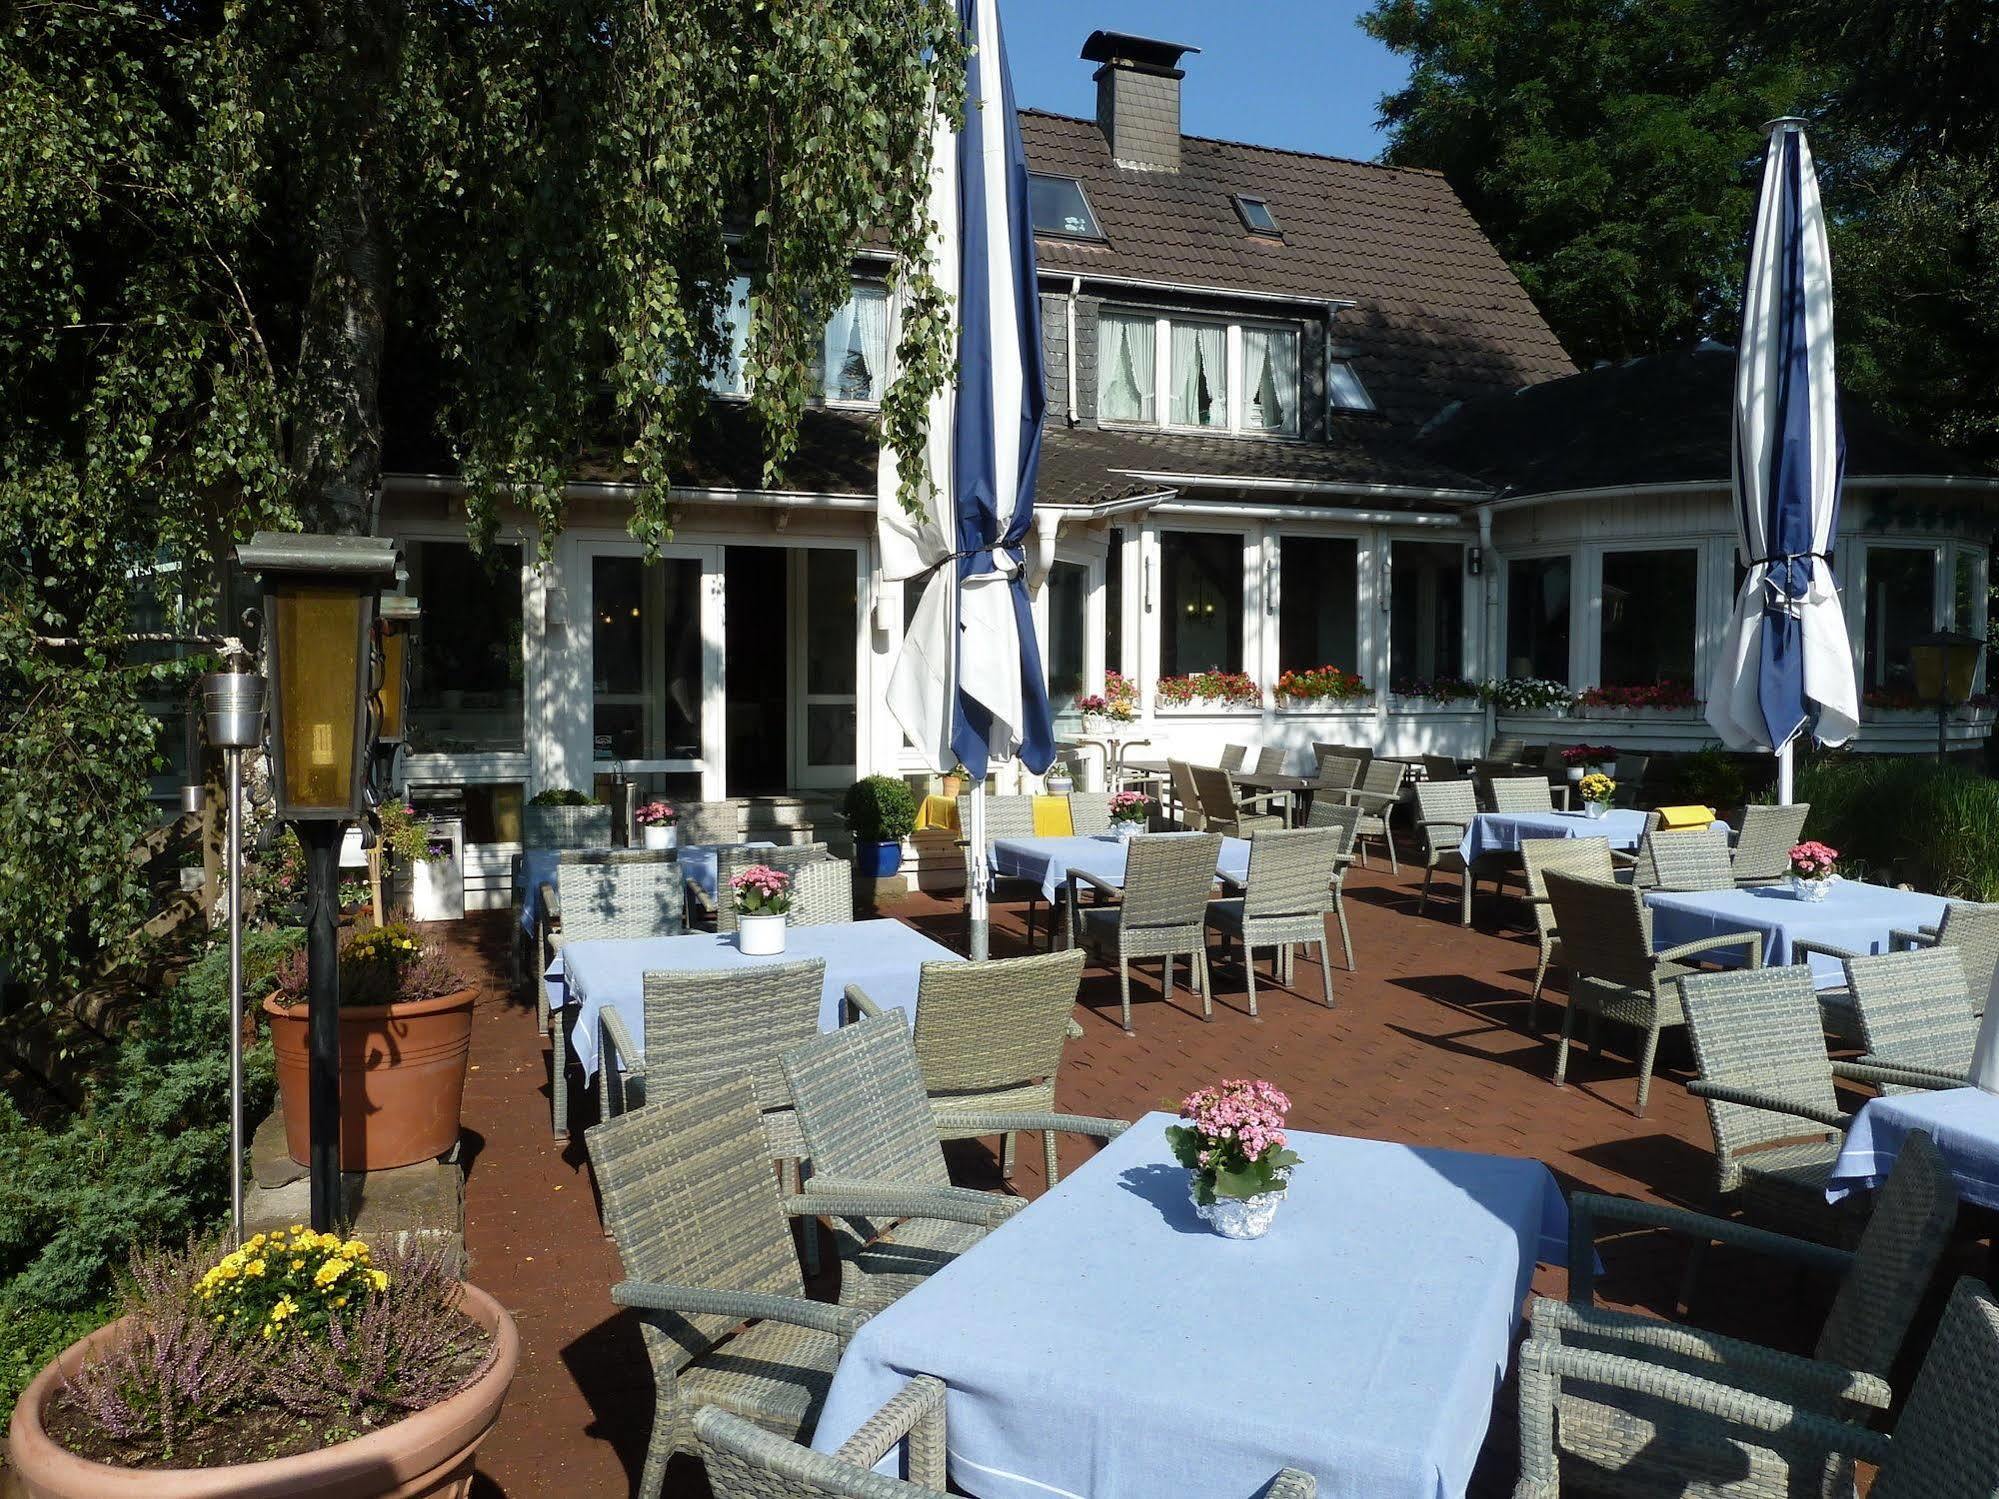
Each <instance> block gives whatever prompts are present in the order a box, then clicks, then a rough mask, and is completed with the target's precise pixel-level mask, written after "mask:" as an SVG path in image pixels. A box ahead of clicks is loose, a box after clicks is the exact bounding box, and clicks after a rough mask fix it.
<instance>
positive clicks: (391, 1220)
mask: <svg viewBox="0 0 1999 1499" xmlns="http://www.w3.org/2000/svg"><path fill="white" fill-rule="evenodd" d="M250 1173H251V1180H250V1182H249V1184H248V1186H247V1188H246V1190H245V1192H244V1197H243V1229H244V1232H245V1233H252V1234H254V1233H261V1232H267V1231H269V1230H271V1229H274V1228H290V1227H291V1226H292V1225H293V1224H294V1223H305V1222H307V1221H308V1220H309V1219H310V1218H311V1216H312V1184H311V1183H310V1182H309V1181H308V1180H307V1179H306V1169H305V1167H303V1166H301V1165H299V1164H298V1162H296V1161H294V1160H293V1159H292V1158H291V1155H290V1153H289V1152H288V1151H287V1149H286V1147H285V1120H284V1111H283V1109H282V1108H279V1109H275V1110H273V1111H272V1113H271V1116H270V1117H269V1118H268V1119H266V1120H265V1121H264V1122H263V1123H262V1124H261V1125H259V1126H258V1127H257V1131H256V1133H255V1135H254V1136H252V1138H251V1142H250ZM340 1184H341V1190H342V1196H343V1199H344V1200H345V1203H346V1213H347V1226H346V1231H347V1232H348V1233H351V1234H352V1235H353V1236H354V1237H355V1238H358V1239H365V1240H366V1241H367V1242H368V1243H370V1244H375V1245H381V1246H384V1247H394V1248H398V1249H404V1250H408V1249H423V1250H443V1251H445V1252H446V1253H448V1254H449V1255H450V1256H451V1257H452V1259H453V1261H454V1262H455V1263H456V1264H457V1265H458V1266H459V1267H460V1268H461V1270H462V1268H463V1267H464V1264H465V1173H464V1170H463V1169H462V1168H461V1167H460V1165H459V1163H458V1153H457V1151H455V1150H454V1151H453V1152H452V1153H451V1154H450V1155H449V1156H447V1157H445V1158H443V1159H442V1160H435V1161H419V1162H418V1163H417V1164H416V1165H414V1166H399V1167H397V1168H396V1169H394V1170H393V1171H349V1172H346V1173H343V1174H342V1176H341V1178H340Z"/></svg>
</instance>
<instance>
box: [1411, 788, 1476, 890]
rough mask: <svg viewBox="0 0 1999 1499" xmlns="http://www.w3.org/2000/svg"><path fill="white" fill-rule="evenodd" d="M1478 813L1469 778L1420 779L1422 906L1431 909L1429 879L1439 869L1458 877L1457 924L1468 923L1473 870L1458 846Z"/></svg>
mask: <svg viewBox="0 0 1999 1499" xmlns="http://www.w3.org/2000/svg"><path fill="white" fill-rule="evenodd" d="M1477 816H1478V798H1477V796H1476V795H1475V794H1474V793H1473V791H1472V785H1471V782H1470V781H1419V782H1417V784H1416V832H1417V835H1418V836H1419V837H1420V838H1421V839H1422V840H1423V893H1422V896H1421V897H1420V901H1421V905H1422V909H1423V910H1425V911H1428V910H1429V909H1430V881H1431V880H1433V879H1435V878H1436V877H1437V874H1438V873H1439V872H1440V871H1441V872H1442V873H1444V874H1455V875H1456V876H1457V877H1458V925H1459V926H1470V925H1471V897H1472V872H1471V870H1470V869H1469V868H1468V867H1467V866H1466V864H1465V860H1464V856H1463V855H1462V854H1461V853H1459V852H1458V845H1459V844H1460V843H1462V842H1463V841H1464V837H1465V834H1466V833H1468V832H1470V831H1471V826H1472V820H1473V819H1474V818H1476V817H1477Z"/></svg>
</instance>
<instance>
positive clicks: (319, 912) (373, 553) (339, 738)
mask: <svg viewBox="0 0 1999 1499" xmlns="http://www.w3.org/2000/svg"><path fill="white" fill-rule="evenodd" d="M399 556H400V548H399V547H398V546H397V544H396V543H395V542H394V541H393V540H390V539H389V538H387V537H375V536H293V535H285V534H281V533H277V532H270V531H260V532H258V533H257V534H256V535H255V536H254V537H252V538H251V539H250V540H249V541H248V542H246V543H244V544H243V545H242V546H240V547H238V548H237V549H236V561H237V564H238V565H239V566H241V567H242V568H243V569H244V570H245V571H246V572H252V573H259V574H261V575H262V577H263V580H264V584H263V627H264V672H265V676H266V678H267V679H268V682H269V692H268V694H267V701H268V704H269V709H270V746H269V748H270V760H271V790H272V795H273V799H274V802H275V807H274V810H275V813H276V815H277V817H278V819H279V820H280V821H282V822H289V823H290V824H291V825H292V827H293V829H294V831H296V832H297V834H298V839H299V843H300V845H301V847H302V848H303V849H304V851H305V877H306V971H307V1006H308V1016H309V1020H308V1030H309V1059H308V1066H307V1096H308V1098H309V1100H310V1119H309V1127H310V1139H311V1147H310V1150H309V1152H308V1154H309V1156H310V1160H309V1161H308V1166H309V1168H310V1171H311V1180H312V1226H313V1228H314V1229H315V1230H317V1231H319V1232H321V1233H325V1232H327V1231H329V1230H331V1229H332V1228H333V1227H334V1226H335V1225H336V1223H337V1222H338V1221H339V1220H340V1218H341V1217H342V1216H343V1215H344V1211H345V1205H344V1203H343V1202H342V1199H341V1190H340V944H339V920H338V917H339V908H340V870H339V862H340V840H341V836H342V834H343V833H344V832H345V831H346V827H347V824H348V823H350V822H353V821H355V820H356V819H358V818H359V817H360V816H361V815H362V814H363V813H364V812H366V811H367V809H368V806H369V784H368V773H369V767H370V762H371V759H372V755H373V745H372V741H373V739H374V730H375V703H374V699H375V692H376V665H377V663H376V659H375V610H376V595H377V594H378V593H379V592H380V591H381V590H382V588H383V587H384V586H386V585H389V584H391V583H393V581H394V578H395V572H396V564H397V562H398V560H399Z"/></svg>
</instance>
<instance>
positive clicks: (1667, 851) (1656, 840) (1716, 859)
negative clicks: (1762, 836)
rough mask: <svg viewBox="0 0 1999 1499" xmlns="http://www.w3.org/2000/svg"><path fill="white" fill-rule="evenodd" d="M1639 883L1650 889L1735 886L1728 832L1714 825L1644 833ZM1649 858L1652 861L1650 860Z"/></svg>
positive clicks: (1728, 887)
mask: <svg viewBox="0 0 1999 1499" xmlns="http://www.w3.org/2000/svg"><path fill="white" fill-rule="evenodd" d="M1642 847H1643V850H1644V852H1643V854H1642V855H1641V857H1640V863H1639V868H1640V869H1641V870H1642V871H1644V872H1643V874H1642V875H1641V876H1640V877H1639V879H1638V880H1637V883H1638V884H1639V885H1640V886H1642V887H1643V888H1645V889H1647V890H1732V889H1734V888H1735V873H1734V870H1733V868H1732V867H1731V865H1730V861H1729V856H1728V835H1727V834H1726V833H1723V832H1719V831H1717V830H1716V829H1713V828H1684V829H1680V830H1678V831H1675V832H1665V831H1661V830H1659V829H1654V830H1653V831H1652V832H1650V833H1648V834H1646V835H1645V838H1644V841H1643V845H1642ZM1648 861H1649V862H1648Z"/></svg>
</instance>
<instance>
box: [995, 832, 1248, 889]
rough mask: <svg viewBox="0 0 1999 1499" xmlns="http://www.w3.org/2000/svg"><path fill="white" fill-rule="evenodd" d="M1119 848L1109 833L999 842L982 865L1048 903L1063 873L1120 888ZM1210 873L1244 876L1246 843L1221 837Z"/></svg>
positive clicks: (1180, 835)
mask: <svg viewBox="0 0 1999 1499" xmlns="http://www.w3.org/2000/svg"><path fill="white" fill-rule="evenodd" d="M1144 836H1146V837H1151V838H1186V837H1190V836H1194V835H1191V834H1187V833H1149V834H1145V835H1144ZM1124 849H1125V846H1124V844H1123V843H1122V842H1121V841H1120V840H1119V839H1118V837H1117V835H1116V834H1114V833H1091V834H1087V835H1083V836H1078V837H1073V838H1000V839H997V840H995V841H994V843H993V846H992V847H991V848H990V849H989V850H987V860H988V862H990V863H991V865H992V871H993V873H994V874H995V875H1004V876H1006V877H1008V878H1011V879H1024V880H1038V881H1039V882H1040V884H1041V894H1042V896H1043V897H1044V898H1045V899H1047V900H1050V901H1053V900H1054V899H1055V892H1056V890H1057V889H1058V888H1060V887H1061V886H1062V885H1063V884H1065V883H1067V881H1068V878H1069V871H1070V870H1072V869H1074V870H1080V871H1082V872H1083V873H1084V874H1093V875H1095V876H1096V877H1097V878H1098V879H1100V880H1107V881H1109V882H1110V883H1111V884H1113V885H1119V886H1122V885H1123V884H1124ZM1215 872H1216V873H1217V874H1220V875H1225V876H1227V877H1228V878H1229V879H1232V880H1237V881H1241V880H1245V879H1247V878H1248V877H1249V840H1248V839H1247V838H1224V839H1223V840H1222V851H1221V855H1220V857H1219V858H1217V859H1216V860H1215Z"/></svg>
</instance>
